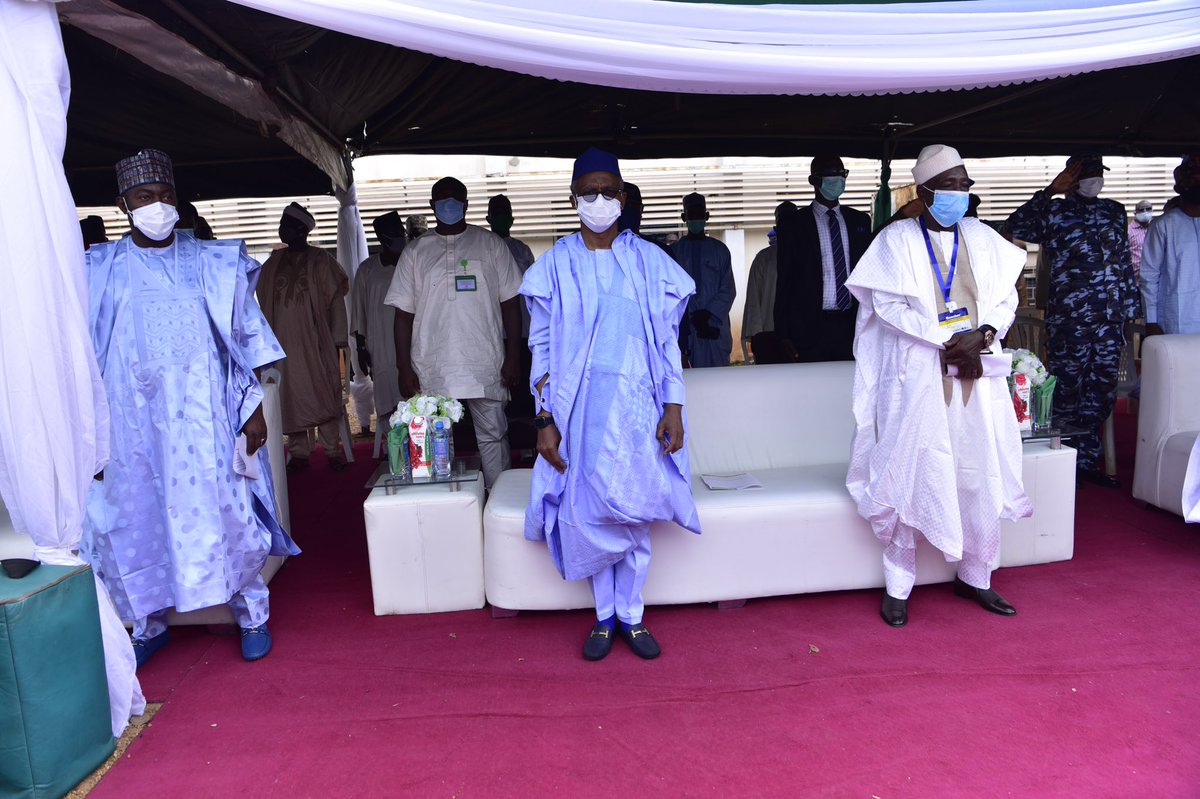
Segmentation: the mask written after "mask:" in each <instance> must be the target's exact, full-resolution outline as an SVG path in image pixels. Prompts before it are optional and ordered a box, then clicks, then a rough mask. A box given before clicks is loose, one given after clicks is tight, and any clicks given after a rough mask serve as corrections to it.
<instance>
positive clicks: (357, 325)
mask: <svg viewBox="0 0 1200 799" xmlns="http://www.w3.org/2000/svg"><path fill="white" fill-rule="evenodd" d="M371 226H372V227H373V228H374V229H375V237H376V238H378V239H379V252H377V253H375V254H374V255H372V256H371V257H370V258H368V259H367V260H365V261H363V262H362V264H360V265H359V267H358V271H357V272H356V273H355V274H354V288H353V289H352V290H351V300H350V332H351V333H353V334H354V339H355V343H356V345H357V349H358V365H359V367H360V368H362V369H363V371H364V372H365V373H366V374H367V375H368V376H369V377H370V378H371V381H372V384H373V385H374V390H375V424H377V425H383V427H384V430H385V431H386V429H387V425H388V423H387V419H388V417H389V416H390V415H391V413H392V411H394V410H396V405H398V404H399V402H400V385H399V383H398V379H399V378H398V374H397V372H396V338H395V324H396V309H395V308H393V307H392V306H390V305H388V304H387V303H386V302H384V297H386V296H387V293H388V289H389V288H391V285H392V278H393V277H395V275H396V264H397V262H398V261H399V260H400V255H401V254H402V253H403V252H404V248H405V245H406V243H407V241H408V238H407V237H406V236H405V234H404V220H403V219H401V218H400V214H398V213H396V212H395V211H389V212H388V213H386V214H384V215H383V216H380V217H377V218H376V219H375V221H374V222H372V223H371Z"/></svg>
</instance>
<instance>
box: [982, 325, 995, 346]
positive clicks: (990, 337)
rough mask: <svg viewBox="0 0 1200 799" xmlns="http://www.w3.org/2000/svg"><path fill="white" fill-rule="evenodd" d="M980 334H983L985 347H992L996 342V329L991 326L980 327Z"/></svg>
mask: <svg viewBox="0 0 1200 799" xmlns="http://www.w3.org/2000/svg"><path fill="white" fill-rule="evenodd" d="M979 332H980V333H982V334H983V346H985V347H991V346H992V342H993V341H995V340H996V328H994V327H992V326H991V325H980V326H979Z"/></svg>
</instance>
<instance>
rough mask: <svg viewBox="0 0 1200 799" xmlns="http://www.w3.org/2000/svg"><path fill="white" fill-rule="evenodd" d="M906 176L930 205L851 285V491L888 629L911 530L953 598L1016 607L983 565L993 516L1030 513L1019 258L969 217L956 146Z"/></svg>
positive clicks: (872, 250)
mask: <svg viewBox="0 0 1200 799" xmlns="http://www.w3.org/2000/svg"><path fill="white" fill-rule="evenodd" d="M913 180H914V181H915V182H916V183H917V197H918V199H919V200H920V202H921V203H922V204H923V205H924V211H923V212H922V213H921V214H920V215H919V216H918V217H917V218H916V219H902V220H900V221H897V222H894V223H892V224H890V225H888V226H887V227H885V228H883V229H882V230H881V231H880V232H879V234H878V235H877V236H876V237H875V240H874V241H873V242H872V244H871V246H870V247H869V248H868V249H867V252H866V253H865V254H864V255H863V257H862V259H861V260H860V261H859V262H858V266H857V267H856V268H855V270H854V274H852V275H851V276H850V279H849V280H848V281H847V282H846V285H847V287H848V288H849V290H850V291H851V292H852V293H853V294H854V296H855V297H856V298H857V299H858V301H859V303H861V305H860V307H859V311H858V322H857V328H856V334H855V340H854V357H855V374H854V400H853V402H854V419H855V425H856V427H855V433H854V443H853V448H852V450H851V456H850V469H849V472H848V473H847V475H846V487H847V488H848V489H849V490H850V495H851V496H852V497H853V498H854V501H855V503H856V504H857V505H858V512H859V514H860V515H862V516H863V518H865V519H867V520H868V521H870V522H871V527H872V529H873V530H874V532H875V535H876V536H877V537H878V538H879V539H880V541H881V542H882V543H883V544H884V546H885V549H884V553H883V566H884V578H885V586H886V592H885V593H884V596H883V603H882V606H881V608H880V612H881V614H882V616H883V619H884V621H886V622H887V623H888V624H890V625H892V626H893V627H901V626H903V625H904V624H905V623H907V621H908V597H909V592H910V591H911V590H912V587H913V584H914V583H915V581H916V543H917V538H918V536H921V537H924V538H925V539H926V540H927V541H929V543H931V544H933V545H934V546H935V547H937V548H938V549H939V550H941V552H942V553H943V555H944V556H945V558H946V560H947V561H956V562H958V564H959V565H958V576H957V577H956V578H955V581H954V593H955V594H957V595H958V596H961V597H964V598H966V599H971V600H974V601H976V602H978V603H979V604H980V605H981V606H983V608H984V609H986V610H989V611H991V612H993V613H998V614H1000V615H1004V616H1011V615H1013V614H1015V613H1016V611H1015V610H1014V609H1013V606H1012V605H1010V604H1009V603H1008V602H1006V601H1005V600H1004V598H1003V597H1001V596H1000V595H999V594H998V593H996V592H995V591H994V590H992V588H991V563H992V561H993V559H994V558H995V556H996V553H997V551H998V549H999V547H1000V520H1001V519H1018V518H1021V517H1024V516H1028V515H1030V514H1031V513H1032V512H1033V507H1032V505H1031V504H1030V502H1029V499H1028V498H1027V497H1026V496H1025V492H1024V489H1023V487H1022V484H1021V434H1020V432H1019V431H1018V429H1017V420H1016V416H1015V415H1014V414H1013V410H1012V399H1011V397H1010V396H1009V393H1008V383H1007V377H1008V375H1009V373H1010V372H1011V362H1010V360H1009V358H1008V356H1006V355H1005V354H1004V353H1003V352H1002V351H1001V350H1000V338H1001V337H1002V336H1003V335H1004V334H1005V333H1006V332H1007V330H1008V327H1009V325H1011V324H1012V321H1013V317H1014V315H1015V313H1016V308H1017V290H1016V283H1017V277H1018V276H1019V275H1020V274H1021V270H1022V269H1023V268H1024V266H1025V253H1024V251H1023V250H1021V249H1019V248H1017V247H1014V246H1013V245H1012V244H1009V243H1008V242H1007V241H1005V240H1004V239H1003V238H1001V237H1000V235H999V234H997V233H996V232H995V231H993V230H992V229H991V228H989V227H988V226H987V225H985V224H983V223H982V222H980V221H979V220H978V219H972V218H965V219H964V218H963V215H964V214H965V213H966V210H967V205H968V203H969V196H968V191H969V190H970V188H971V184H972V183H973V182H974V181H972V180H971V179H970V177H968V176H967V170H966V168H965V167H964V166H963V162H962V159H961V158H960V157H959V155H958V152H957V151H956V150H954V149H953V148H951V147H947V146H945V145H940V144H939V145H931V146H929V147H926V148H925V149H923V150H922V151H921V154H920V156H919V157H918V159H917V164H916V166H914V167H913Z"/></svg>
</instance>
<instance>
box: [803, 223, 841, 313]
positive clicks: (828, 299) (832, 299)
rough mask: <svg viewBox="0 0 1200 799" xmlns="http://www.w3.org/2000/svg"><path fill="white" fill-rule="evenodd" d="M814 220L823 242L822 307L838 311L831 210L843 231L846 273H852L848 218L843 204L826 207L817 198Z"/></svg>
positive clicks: (818, 237)
mask: <svg viewBox="0 0 1200 799" xmlns="http://www.w3.org/2000/svg"><path fill="white" fill-rule="evenodd" d="M812 211H813V221H814V222H815V223H816V225H817V239H818V240H819V241H820V242H821V276H822V284H821V285H822V289H821V307H822V308H823V309H824V310H826V311H836V310H837V309H838V307H837V271H836V270H835V269H834V266H833V240H832V238H831V237H830V235H829V212H830V211H832V212H833V213H834V216H836V217H837V221H838V227H839V228H840V229H841V231H842V257H843V258H844V259H845V260H846V275H847V276H849V274H850V234H849V233H848V232H846V220H845V219H844V218H843V217H842V204H841V203H838V204H837V205H835V206H833V207H832V208H826V207H825V206H823V205H821V204H820V203H819V202H817V201H816V200H813V201H812Z"/></svg>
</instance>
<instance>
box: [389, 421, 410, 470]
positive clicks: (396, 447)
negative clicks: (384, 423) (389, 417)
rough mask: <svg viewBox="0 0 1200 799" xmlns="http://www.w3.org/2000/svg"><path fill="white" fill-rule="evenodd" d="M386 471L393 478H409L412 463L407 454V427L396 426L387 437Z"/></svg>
mask: <svg viewBox="0 0 1200 799" xmlns="http://www.w3.org/2000/svg"><path fill="white" fill-rule="evenodd" d="M387 453H388V471H390V472H391V473H392V475H393V476H394V477H411V476H412V465H411V464H412V461H411V460H410V458H409V454H408V427H407V425H398V426H396V427H393V428H392V429H391V430H389V431H388V435H387Z"/></svg>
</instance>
